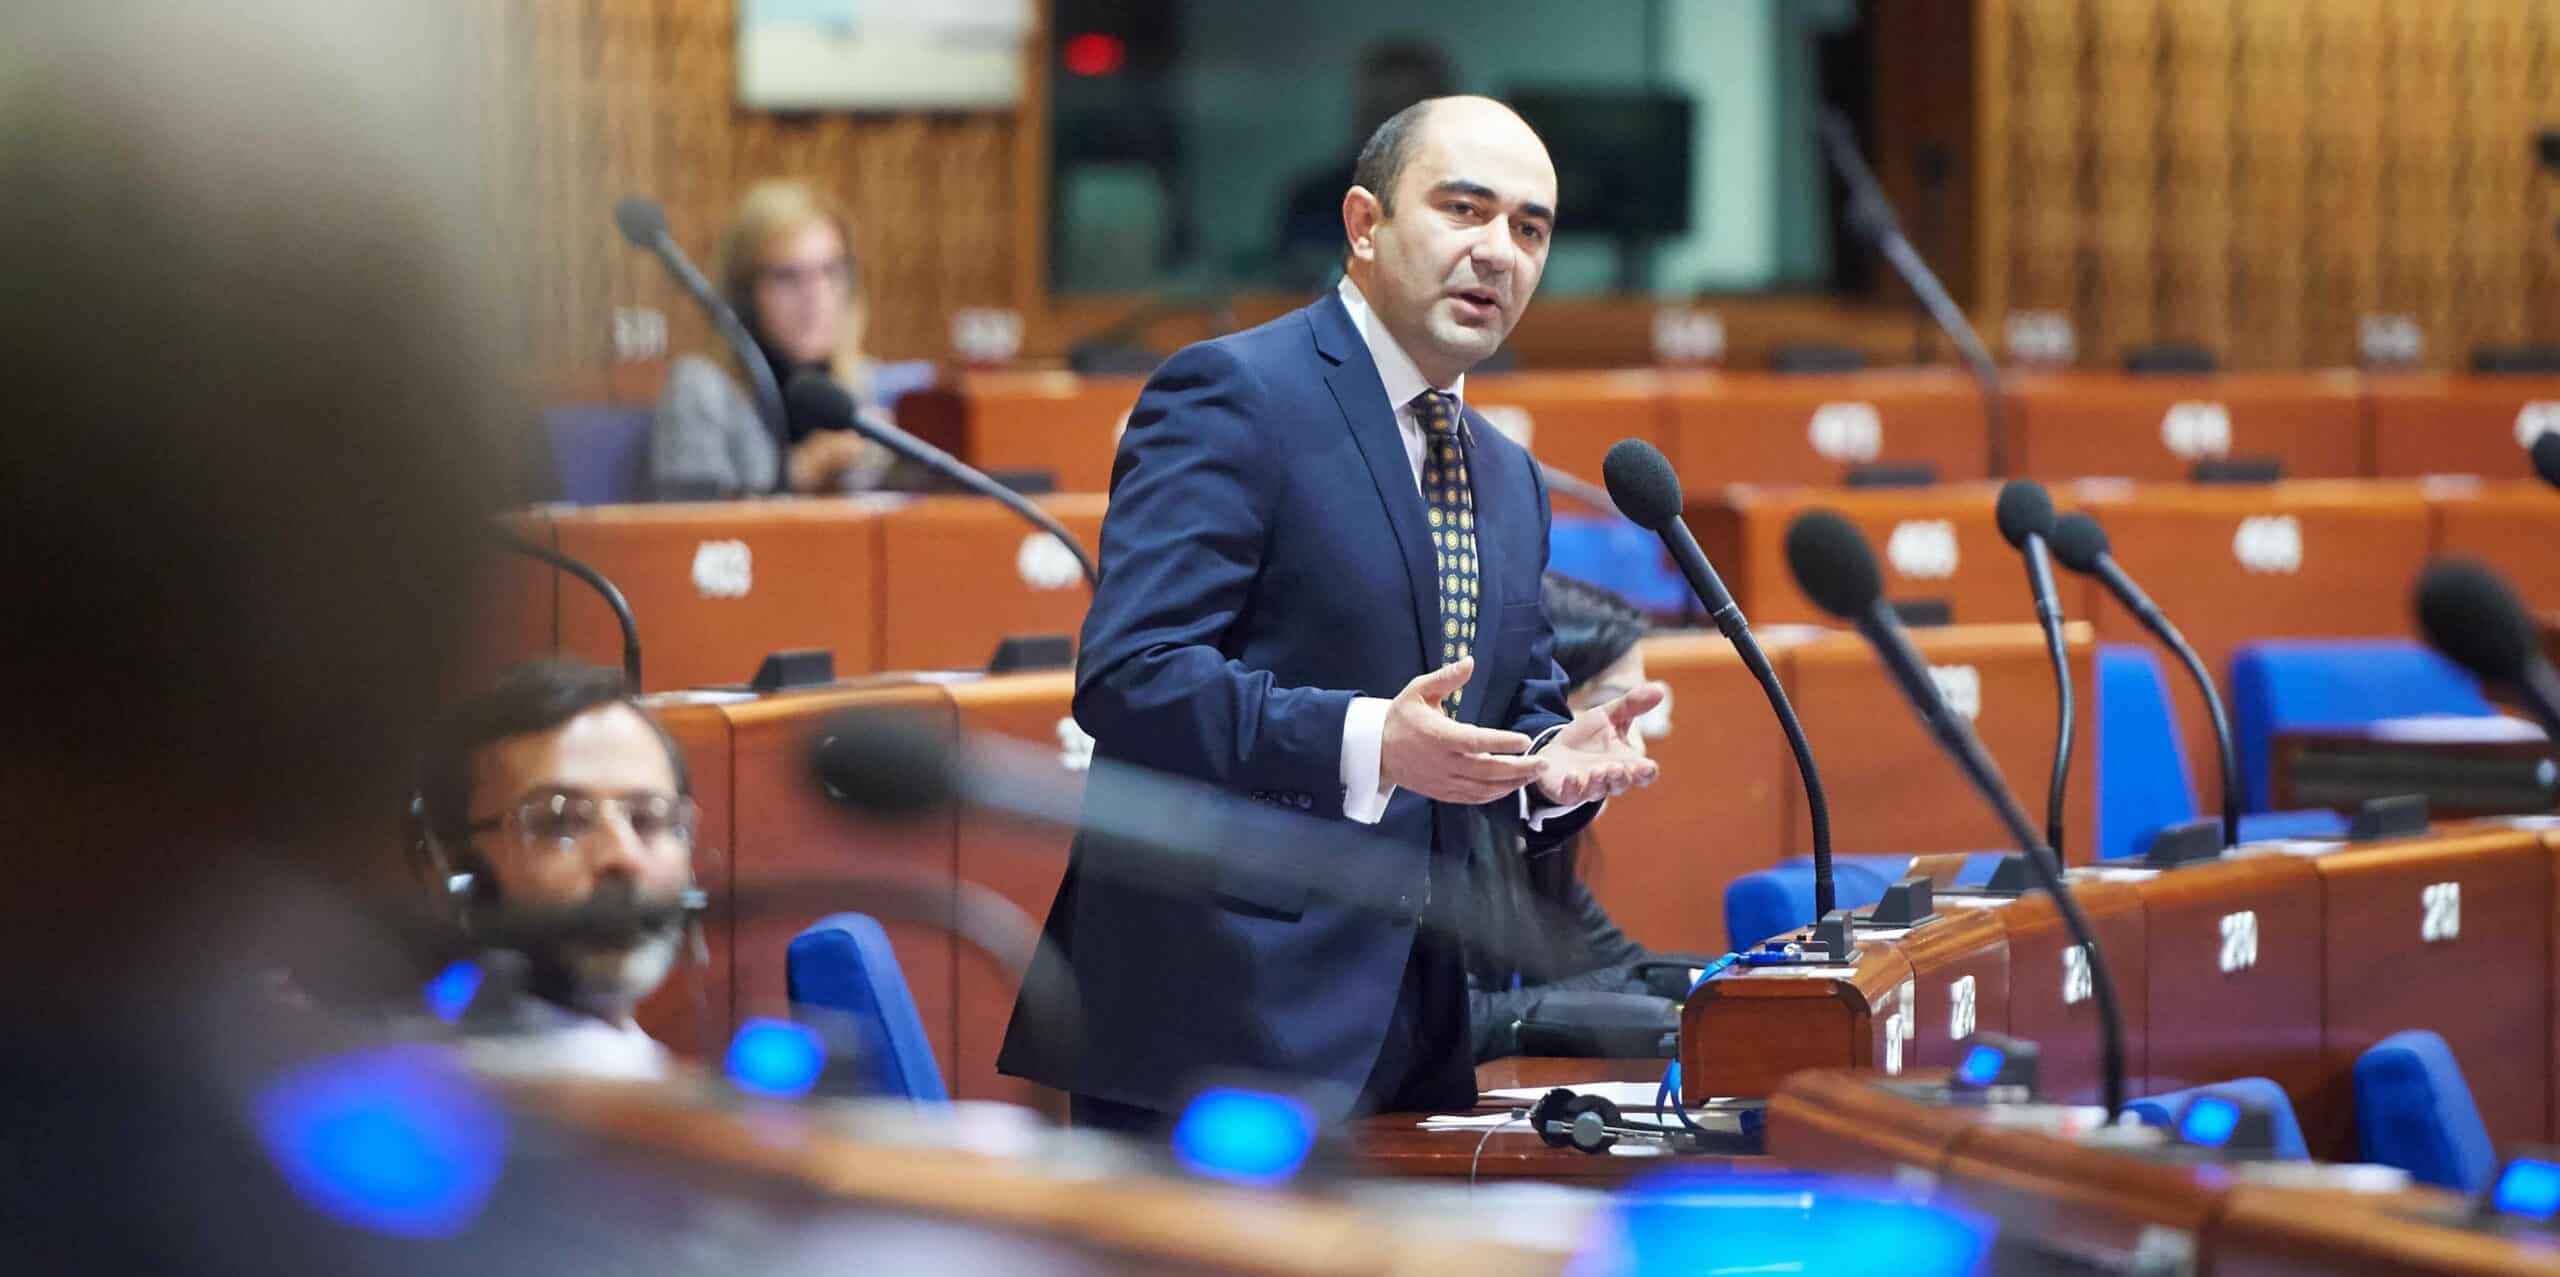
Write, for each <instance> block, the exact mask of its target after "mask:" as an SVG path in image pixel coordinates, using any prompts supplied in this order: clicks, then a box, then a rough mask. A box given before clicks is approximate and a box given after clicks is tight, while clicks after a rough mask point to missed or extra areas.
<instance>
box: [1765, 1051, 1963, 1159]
mask: <svg viewBox="0 0 2560 1277" xmlns="http://www.w3.org/2000/svg"><path fill="white" fill-rule="evenodd" d="M1973 1122H1974V1116H1973V1115H1972V1114H1970V1113H1963V1112H1959V1111H1957V1110H1954V1109H1941V1108H1928V1107H1924V1106H1922V1105H1918V1104H1913V1103H1910V1102H1908V1101H1905V1100H1901V1099H1898V1098H1896V1097H1894V1096H1892V1095H1890V1094H1888V1093H1887V1092H1886V1091H1885V1090H1884V1088H1882V1087H1879V1086H1876V1085H1875V1084H1874V1081H1873V1075H1871V1074H1865V1073H1849V1072H1845V1071H1842V1070H1838V1069H1814V1070H1811V1071H1809V1072H1804V1073H1798V1074H1796V1075H1795V1076H1793V1077H1790V1078H1788V1079H1787V1080H1786V1081H1785V1082H1783V1083H1781V1084H1780V1085H1779V1087H1778V1091H1777V1094H1775V1095H1772V1096H1770V1097H1769V1111H1768V1126H1767V1128H1766V1129H1767V1131H1768V1149H1769V1160H1770V1161H1772V1162H1776V1163H1778V1164H1780V1165H1782V1166H1788V1167H1795V1168H1799V1169H1803V1170H1815V1171H1832V1172H1836V1173H1839V1174H1843V1175H1868V1176H1873V1177H1875V1178H1877V1179H1887V1180H1890V1179H1895V1178H1897V1177H1899V1176H1901V1175H1903V1174H1904V1168H1906V1167H1908V1168H1910V1169H1912V1170H1917V1171H1923V1172H1926V1173H1928V1174H1930V1175H1936V1174H1937V1173H1939V1172H1940V1171H1942V1170H1944V1169H1945V1168H1946V1161H1947V1152H1948V1150H1949V1149H1950V1148H1952V1147H1953V1146H1954V1144H1955V1142H1956V1137H1957V1136H1959V1135H1961V1134H1963V1133H1964V1131H1965V1130H1966V1128H1968V1127H1970V1126H1971V1125H1972V1124H1973Z"/></svg>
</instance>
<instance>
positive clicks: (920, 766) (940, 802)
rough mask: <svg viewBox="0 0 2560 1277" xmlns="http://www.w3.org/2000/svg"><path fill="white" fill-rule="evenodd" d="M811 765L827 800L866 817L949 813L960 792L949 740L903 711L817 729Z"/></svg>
mask: <svg viewBox="0 0 2560 1277" xmlns="http://www.w3.org/2000/svg"><path fill="white" fill-rule="evenodd" d="M809 764H810V768H811V770H812V771H814V772H815V773H816V776H817V781H818V788H819V789H820V790H822V791H823V792H825V794H826V795H827V797H829V798H831V799H834V800H835V801H837V802H840V803H843V804H844V805H846V806H848V807H851V808H853V809H854V810H855V811H858V812H861V813H862V814H864V815H866V816H873V817H878V818H880V819H884V820H913V819H917V818H920V817H924V816H929V815H932V814H933V813H935V812H938V811H941V810H942V809H944V808H946V807H949V806H950V805H951V804H952V801H953V800H954V798H956V797H957V795H958V793H959V787H960V759H959V756H958V753H957V751H956V749H955V748H954V746H953V744H952V741H951V738H950V737H948V736H946V735H944V734H943V733H941V732H937V731H935V730H933V728H932V727H931V726H929V725H928V724H927V723H926V722H925V720H924V719H923V718H921V717H919V716H917V715H914V714H910V713H906V712H904V711H900V710H888V709H870V710H848V711H846V712H844V713H841V714H837V715H834V716H832V717H830V718H828V719H827V720H826V721H825V722H822V723H820V724H819V725H818V730H817V732H816V734H815V735H813V736H811V737H810V740H809Z"/></svg>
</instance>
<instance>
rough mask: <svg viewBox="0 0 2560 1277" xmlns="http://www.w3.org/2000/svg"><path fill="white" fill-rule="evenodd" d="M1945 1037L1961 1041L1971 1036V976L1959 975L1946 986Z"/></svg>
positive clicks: (1972, 1006)
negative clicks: (1953, 981)
mask: <svg viewBox="0 0 2560 1277" xmlns="http://www.w3.org/2000/svg"><path fill="white" fill-rule="evenodd" d="M1947 1004H1948V1005H1947V1038H1948V1040H1950V1041H1955V1042H1962V1041H1964V1040H1965V1039H1966V1038H1969V1037H1972V1036H1973V1025H1974V993H1973V977H1972V976H1969V975H1960V976H1957V977H1956V979H1955V983H1953V984H1950V985H1948V986H1947Z"/></svg>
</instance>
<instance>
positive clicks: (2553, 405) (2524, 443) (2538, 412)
mask: <svg viewBox="0 0 2560 1277" xmlns="http://www.w3.org/2000/svg"><path fill="white" fill-rule="evenodd" d="M2547 434H2560V401H2555V400H2550V399H2536V400H2533V401H2532V402H2530V403H2527V404H2526V405H2525V406H2524V407H2522V408H2518V409H2516V446H2517V447H2520V448H2531V447H2533V441H2534V440H2536V439H2539V438H2541V437H2542V436H2544V435H2547Z"/></svg>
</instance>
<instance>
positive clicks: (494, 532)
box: [486, 524, 641, 695]
mask: <svg viewBox="0 0 2560 1277" xmlns="http://www.w3.org/2000/svg"><path fill="white" fill-rule="evenodd" d="M486 531H487V532H488V535H489V539H490V540H491V541H493V542H495V543H496V544H497V546H498V548H500V549H502V550H506V551H508V552H509V553H512V554H521V555H523V556H524V557H526V558H528V559H535V560H539V561H541V562H543V563H548V564H550V565H551V566H553V567H555V568H558V569H560V570H561V571H563V572H566V573H568V574H569V575H571V576H574V577H576V578H578V579H579V580H581V581H584V582H586V583H587V588H588V589H591V590H594V591H595V592H596V595H597V596H598V597H600V598H602V599H603V600H604V605H605V606H606V607H607V608H610V609H611V610H612V611H613V622H614V624H615V625H617V626H620V627H621V629H622V677H623V679H624V680H625V681H626V682H628V683H629V684H630V688H631V692H632V694H633V695H638V694H639V692H640V687H641V684H640V622H639V620H638V619H637V618H635V617H633V616H632V615H631V603H630V601H629V600H627V599H625V598H623V597H622V591H621V590H620V589H619V588H618V587H616V586H615V585H614V583H613V582H611V581H608V580H606V579H605V575H604V573H602V572H598V571H596V570H595V569H594V568H591V567H588V566H587V565H586V564H585V563H583V562H580V561H579V560H577V559H574V558H571V557H570V556H568V555H565V554H562V553H561V552H559V551H558V550H554V549H552V548H551V547H549V546H547V545H536V544H534V543H533V542H531V541H527V540H525V539H524V538H523V537H520V536H517V535H516V534H515V533H512V532H509V531H507V530H506V529H505V528H502V527H499V526H497V525H495V524H490V525H488V527H487V528H486Z"/></svg>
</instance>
